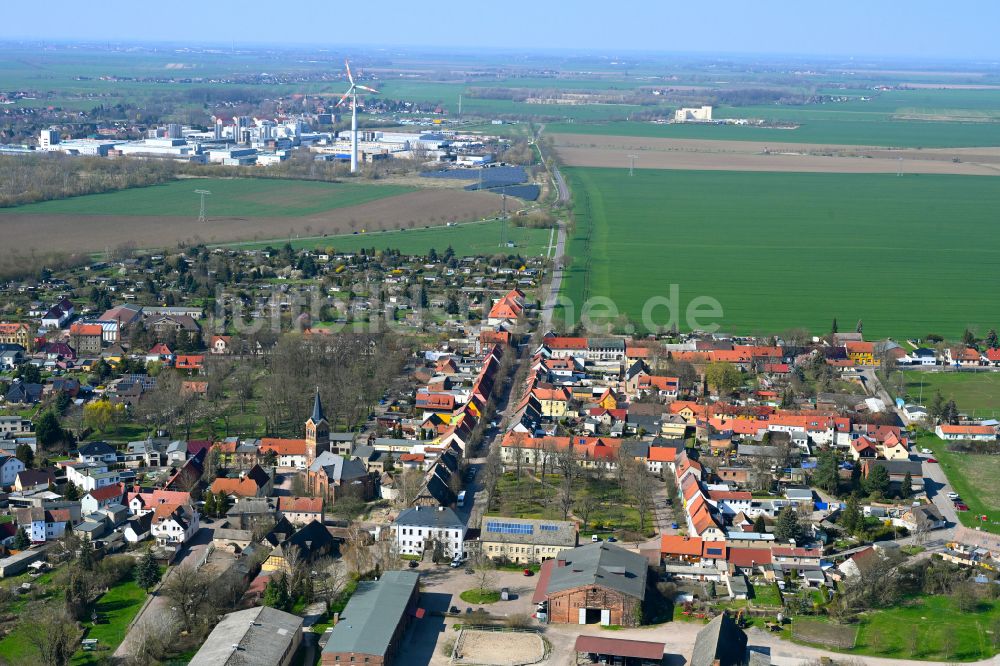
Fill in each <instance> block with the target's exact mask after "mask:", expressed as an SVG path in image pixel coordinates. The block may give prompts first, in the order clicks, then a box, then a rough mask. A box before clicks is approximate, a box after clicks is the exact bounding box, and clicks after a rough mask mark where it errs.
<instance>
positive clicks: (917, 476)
mask: <svg viewBox="0 0 1000 666" xmlns="http://www.w3.org/2000/svg"><path fill="white" fill-rule="evenodd" d="M876 466H877V467H884V468H885V471H887V472H888V473H889V481H890V482H891V483H892V484H893V485H895V486H896V487H897V488H898V487H899V486H900V484H902V483H903V480H904V479H905V478H906V474H907V472H909V474H910V480H911V482H912V486H913V490H914V491H915V492H921V491H923V489H924V474H923V467H922V466H921V464H920V462H918V461H914V460H881V459H876V460H863V461H861V476H862V477H864V478H868V475H869V474H870V473H871V471H872V469H874V468H875V467H876Z"/></svg>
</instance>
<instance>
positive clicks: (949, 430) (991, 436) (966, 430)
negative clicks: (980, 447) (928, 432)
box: [934, 425, 997, 442]
mask: <svg viewBox="0 0 1000 666" xmlns="http://www.w3.org/2000/svg"><path fill="white" fill-rule="evenodd" d="M934 434H935V435H937V436H938V437H940V438H941V439H945V440H956V439H968V440H972V441H974V442H991V441H993V440H995V439H996V438H997V429H996V428H995V427H994V426H984V425H939V426H938V427H936V428H935V429H934Z"/></svg>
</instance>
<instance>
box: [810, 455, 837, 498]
mask: <svg viewBox="0 0 1000 666" xmlns="http://www.w3.org/2000/svg"><path fill="white" fill-rule="evenodd" d="M813 484H814V485H816V486H818V487H819V488H822V489H823V490H825V491H826V492H828V493H830V494H831V495H836V494H837V491H838V490H839V488H840V470H839V469H837V456H836V455H835V454H834V453H833V451H824V452H822V453H821V454H820V455H819V462H818V464H817V465H816V471H815V472H814V473H813Z"/></svg>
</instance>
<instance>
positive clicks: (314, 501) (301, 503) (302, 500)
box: [278, 497, 323, 513]
mask: <svg viewBox="0 0 1000 666" xmlns="http://www.w3.org/2000/svg"><path fill="white" fill-rule="evenodd" d="M278 511H287V512H289V513H321V512H322V511H323V499H322V498H320V497H279V498H278Z"/></svg>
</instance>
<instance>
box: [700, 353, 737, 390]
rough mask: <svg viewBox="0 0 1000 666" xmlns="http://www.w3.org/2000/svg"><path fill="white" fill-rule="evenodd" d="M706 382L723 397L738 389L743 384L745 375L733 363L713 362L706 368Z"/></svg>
mask: <svg viewBox="0 0 1000 666" xmlns="http://www.w3.org/2000/svg"><path fill="white" fill-rule="evenodd" d="M705 380H706V381H707V382H708V384H709V386H711V387H713V388H714V389H715V390H716V391H717V392H718V393H719V394H720V395H721V394H724V393H732V392H733V391H735V390H736V389H738V388H739V387H740V386H741V385H742V384H743V375H742V374H741V373H740V371H739V370H737V369H736V366H734V365H733V364H732V363H726V362H725V361H713V362H712V363H709V364H708V367H706V368H705Z"/></svg>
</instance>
